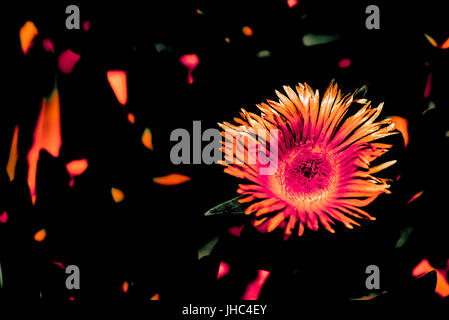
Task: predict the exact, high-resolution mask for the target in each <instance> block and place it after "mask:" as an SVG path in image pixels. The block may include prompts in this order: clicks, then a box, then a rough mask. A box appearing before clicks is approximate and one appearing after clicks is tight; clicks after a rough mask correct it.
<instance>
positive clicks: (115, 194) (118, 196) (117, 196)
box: [111, 188, 125, 203]
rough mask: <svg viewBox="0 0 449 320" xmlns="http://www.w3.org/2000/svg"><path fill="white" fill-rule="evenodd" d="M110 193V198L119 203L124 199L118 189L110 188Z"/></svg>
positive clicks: (123, 195)
mask: <svg viewBox="0 0 449 320" xmlns="http://www.w3.org/2000/svg"><path fill="white" fill-rule="evenodd" d="M111 194H112V199H113V200H114V202H115V203H119V202H121V201H122V200H123V199H125V194H124V193H123V191H122V190H120V189H117V188H111Z"/></svg>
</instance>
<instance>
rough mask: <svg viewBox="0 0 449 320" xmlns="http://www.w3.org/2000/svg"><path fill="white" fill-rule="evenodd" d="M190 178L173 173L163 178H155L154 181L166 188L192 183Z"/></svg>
mask: <svg viewBox="0 0 449 320" xmlns="http://www.w3.org/2000/svg"><path fill="white" fill-rule="evenodd" d="M190 180H191V179H190V177H188V176H185V175H182V174H179V173H172V174H169V175H166V176H163V177H157V178H153V181H154V182H155V183H157V184H161V185H164V186H174V185H177V184H181V183H184V182H187V181H190Z"/></svg>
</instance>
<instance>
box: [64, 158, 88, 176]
mask: <svg viewBox="0 0 449 320" xmlns="http://www.w3.org/2000/svg"><path fill="white" fill-rule="evenodd" d="M87 166H88V162H87V159H79V160H73V161H70V162H69V163H67V164H66V165H65V167H66V169H67V172H68V173H69V175H70V176H71V177H75V176H79V175H81V174H83V172H84V171H86V169H87Z"/></svg>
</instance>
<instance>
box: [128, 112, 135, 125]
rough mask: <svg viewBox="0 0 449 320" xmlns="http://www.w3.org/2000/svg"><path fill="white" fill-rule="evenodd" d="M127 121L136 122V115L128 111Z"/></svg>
mask: <svg viewBox="0 0 449 320" xmlns="http://www.w3.org/2000/svg"><path fill="white" fill-rule="evenodd" d="M128 121H129V122H130V123H132V124H134V123H135V122H136V117H135V116H134V114H132V113H128Z"/></svg>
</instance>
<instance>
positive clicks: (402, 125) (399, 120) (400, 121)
mask: <svg viewBox="0 0 449 320" xmlns="http://www.w3.org/2000/svg"><path fill="white" fill-rule="evenodd" d="M390 119H391V120H392V121H393V122H394V124H395V127H396V129H398V130H399V132H401V134H402V137H403V138H404V145H405V146H406V147H407V145H408V142H409V135H408V121H407V119H405V118H403V117H399V116H392V117H390Z"/></svg>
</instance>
